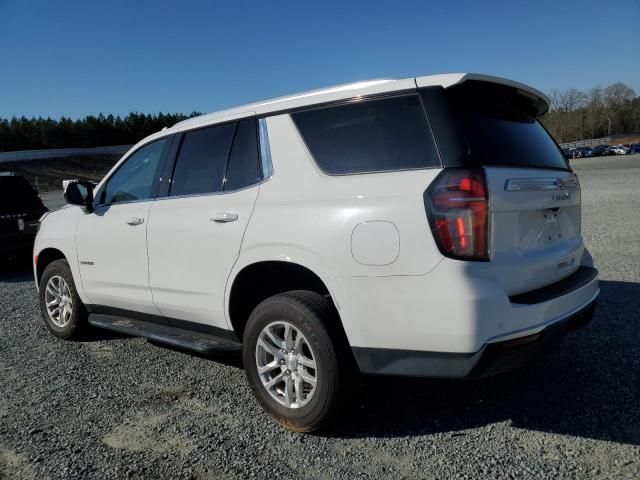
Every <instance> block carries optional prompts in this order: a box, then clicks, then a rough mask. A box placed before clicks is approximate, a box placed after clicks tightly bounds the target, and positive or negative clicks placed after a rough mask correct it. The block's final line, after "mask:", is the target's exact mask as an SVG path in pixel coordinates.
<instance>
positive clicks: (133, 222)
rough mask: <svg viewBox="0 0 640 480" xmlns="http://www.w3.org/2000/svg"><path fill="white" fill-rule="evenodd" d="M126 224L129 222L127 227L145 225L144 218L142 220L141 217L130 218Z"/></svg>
mask: <svg viewBox="0 0 640 480" xmlns="http://www.w3.org/2000/svg"><path fill="white" fill-rule="evenodd" d="M125 222H127V225H140V224H142V223H144V218H140V217H129V218H127V219H126V220H125Z"/></svg>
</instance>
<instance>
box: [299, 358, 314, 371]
mask: <svg viewBox="0 0 640 480" xmlns="http://www.w3.org/2000/svg"><path fill="white" fill-rule="evenodd" d="M298 362H300V363H301V364H302V365H304V366H305V367H307V368H313V369H315V368H316V361H315V360H314V359H312V358H307V357H305V356H304V355H301V356H300V360H298Z"/></svg>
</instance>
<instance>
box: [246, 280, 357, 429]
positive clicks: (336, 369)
mask: <svg viewBox="0 0 640 480" xmlns="http://www.w3.org/2000/svg"><path fill="white" fill-rule="evenodd" d="M337 321H338V318H337V312H336V310H335V308H334V306H333V304H332V303H331V301H330V300H329V299H327V298H325V297H323V296H322V295H320V294H317V293H315V292H309V291H302V290H297V291H291V292H286V293H282V294H278V295H274V296H273V297H270V298H268V299H266V300H264V301H263V302H262V303H260V304H259V305H258V306H257V307H256V308H255V310H254V311H253V312H252V313H251V316H250V317H249V320H248V322H247V325H246V328H245V330H244V335H243V343H242V359H243V363H244V368H245V371H246V373H247V378H248V380H249V385H250V386H251V390H252V391H253V394H254V395H255V397H256V399H257V400H258V402H259V403H260V404H261V405H262V407H263V408H264V409H265V410H266V411H267V412H268V413H269V414H270V415H271V416H272V417H273V418H274V419H275V420H276V421H277V422H278V423H280V424H281V425H282V426H284V427H285V428H287V429H289V430H293V431H296V432H309V431H313V430H317V429H319V428H322V427H324V426H326V425H327V424H328V423H329V422H330V420H331V419H332V416H333V414H334V413H335V411H336V407H337V406H338V404H339V401H340V397H341V394H342V392H343V391H344V388H343V384H344V382H345V377H346V372H347V368H346V367H347V363H348V362H346V361H345V359H344V357H345V355H344V351H343V349H341V348H340V346H342V347H344V345H343V343H344V342H342V341H341V339H340V338H339V337H340V335H339V334H338V333H337V332H336V328H335V326H336V325H337Z"/></svg>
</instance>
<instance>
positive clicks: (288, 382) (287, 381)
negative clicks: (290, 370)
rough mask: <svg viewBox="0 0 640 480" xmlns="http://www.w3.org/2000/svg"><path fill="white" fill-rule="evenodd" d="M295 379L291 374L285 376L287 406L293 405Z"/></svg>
mask: <svg viewBox="0 0 640 480" xmlns="http://www.w3.org/2000/svg"><path fill="white" fill-rule="evenodd" d="M293 388H294V387H293V380H292V379H291V376H289V375H288V376H286V377H285V378H284V398H285V402H286V404H287V407H289V406H291V404H292V403H293Z"/></svg>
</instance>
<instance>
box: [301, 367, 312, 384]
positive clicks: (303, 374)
mask: <svg viewBox="0 0 640 480" xmlns="http://www.w3.org/2000/svg"><path fill="white" fill-rule="evenodd" d="M300 378H302V380H303V381H304V382H306V383H308V384H310V385H313V386H315V384H316V377H312V376H311V375H309V372H307V371H305V370H303V371H302V372H300Z"/></svg>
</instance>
